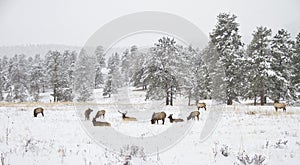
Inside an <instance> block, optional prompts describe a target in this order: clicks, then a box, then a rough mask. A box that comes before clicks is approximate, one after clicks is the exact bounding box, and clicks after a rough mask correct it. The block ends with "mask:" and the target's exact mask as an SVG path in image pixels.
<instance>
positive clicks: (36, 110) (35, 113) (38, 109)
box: [33, 107, 44, 117]
mask: <svg viewBox="0 0 300 165" xmlns="http://www.w3.org/2000/svg"><path fill="white" fill-rule="evenodd" d="M39 113H41V114H42V115H43V117H44V109H43V108H42V107H38V108H35V109H34V110H33V116H34V117H37V115H38V114H39Z"/></svg>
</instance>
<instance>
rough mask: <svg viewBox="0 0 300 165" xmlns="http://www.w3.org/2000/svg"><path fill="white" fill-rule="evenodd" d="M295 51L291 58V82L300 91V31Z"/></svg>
mask: <svg viewBox="0 0 300 165" xmlns="http://www.w3.org/2000/svg"><path fill="white" fill-rule="evenodd" d="M293 50H294V52H293V56H292V59H291V63H292V68H291V72H292V74H291V84H292V86H294V87H295V88H296V90H297V91H298V92H300V33H299V34H298V35H297V36H296V40H295V44H294V49H293Z"/></svg>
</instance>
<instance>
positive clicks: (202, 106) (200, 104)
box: [197, 103, 206, 110]
mask: <svg viewBox="0 0 300 165" xmlns="http://www.w3.org/2000/svg"><path fill="white" fill-rule="evenodd" d="M197 108H198V110H199V109H200V108H204V109H205V110H206V104H205V103H198V104H197Z"/></svg>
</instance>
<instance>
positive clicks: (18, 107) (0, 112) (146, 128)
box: [0, 89, 300, 165]
mask: <svg viewBox="0 0 300 165" xmlns="http://www.w3.org/2000/svg"><path fill="white" fill-rule="evenodd" d="M123 90H124V89H123ZM126 90H127V91H126V92H124V91H123V92H119V95H115V96H114V97H112V98H103V97H102V96H100V95H98V92H99V93H100V91H98V92H97V91H96V92H95V96H97V97H95V101H94V102H91V103H88V104H87V105H84V106H86V107H92V108H97V107H101V108H103V109H106V110H107V114H106V117H105V120H106V121H108V122H110V123H111V124H112V129H114V130H117V131H118V132H121V133H122V134H124V135H129V136H133V137H141V136H144V137H151V136H154V135H163V134H161V133H162V132H164V131H165V130H166V129H168V128H169V127H170V126H171V125H172V124H171V123H170V122H169V120H166V122H165V125H161V124H159V125H151V124H150V121H149V120H150V118H151V114H152V112H153V111H151V110H149V109H148V107H160V106H159V105H160V104H162V101H155V102H152V101H145V100H144V94H143V91H134V90H128V89H126ZM128 98H129V100H128ZM44 100H45V101H46V100H49V99H47V98H45V99H44ZM116 101H117V102H118V103H119V104H120V105H119V106H121V107H123V109H122V111H128V116H135V115H136V114H138V113H136V112H137V111H140V113H144V114H145V116H147V117H146V118H149V120H146V119H142V120H139V121H137V122H124V121H122V120H121V114H119V113H118V112H117V111H116V109H115V108H116V106H115V105H116ZM206 102H208V106H207V109H208V110H207V111H204V110H203V109H200V112H201V114H200V120H199V121H197V120H196V121H188V122H190V123H192V125H191V128H190V129H189V130H188V131H187V132H186V135H185V136H183V138H182V139H181V140H179V141H177V142H176V144H174V145H172V146H171V147H169V148H168V149H166V150H164V151H159V152H158V153H156V154H147V153H146V152H144V151H143V149H142V148H139V147H138V146H132V145H127V144H124V145H123V146H120V148H121V149H120V152H111V151H110V149H109V148H105V147H103V146H102V145H98V143H97V141H96V140H95V139H94V137H93V136H89V135H91V133H90V132H89V133H87V132H86V127H85V126H89V125H92V123H91V121H84V118H83V115H82V113H80V111H81V109H80V110H79V109H78V108H79V107H82V106H78V105H76V106H75V104H73V103H45V102H44V103H19V104H18V103H1V107H0V118H1V121H0V123H1V124H0V132H1V134H0V152H1V159H2V160H3V162H4V164H5V165H6V164H11V165H14V164H49V165H50V164H51V165H52V164H72V165H73V164H83V165H90V164H124V163H126V162H128V163H130V164H259V162H261V163H262V164H297V163H299V162H300V138H299V137H300V130H299V128H300V127H299V126H300V108H299V107H290V106H288V107H287V112H286V113H283V112H282V110H279V111H278V112H275V110H274V108H273V107H272V106H248V105H243V104H234V105H232V106H225V109H224V110H223V111H222V112H220V113H221V115H222V117H221V119H220V120H219V121H218V123H217V127H216V129H215V130H214V131H213V132H212V134H211V136H209V137H208V138H207V139H205V140H203V139H201V137H200V134H201V132H202V129H203V126H204V123H205V121H206V120H207V119H208V115H209V113H210V111H211V108H212V106H211V104H210V101H209V100H206ZM125 103H127V104H125ZM122 104H123V105H122ZM186 104H187V101H186V99H185V98H180V97H178V98H177V99H176V101H175V106H173V107H171V106H169V107H166V108H164V109H163V110H164V111H166V113H167V115H168V114H170V113H173V114H174V117H176V118H177V117H178V116H177V114H178V112H179V110H178V109H184V111H183V116H181V117H182V118H183V119H184V120H185V121H184V123H176V124H179V125H180V124H182V125H184V124H186V123H187V121H186V118H185V117H186V116H187V115H188V114H189V112H191V111H194V110H197V108H196V107H195V106H186ZM124 105H125V106H124ZM129 105H130V106H129ZM37 106H42V107H44V109H45V112H44V113H45V117H42V116H41V115H38V117H37V118H34V117H33V109H34V108H35V107H37ZM133 107H134V108H133ZM94 110H97V109H94ZM83 111H84V109H82V112H83ZM155 111H157V110H155ZM78 112H79V113H78ZM95 113H96V112H92V114H91V116H93V115H95ZM78 114H79V115H78ZM160 123H161V121H160ZM96 129H101V130H102V131H103V129H110V128H99V127H98V128H96ZM108 136H109V135H108Z"/></svg>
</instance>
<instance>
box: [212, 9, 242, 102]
mask: <svg viewBox="0 0 300 165" xmlns="http://www.w3.org/2000/svg"><path fill="white" fill-rule="evenodd" d="M236 18H237V17H236V16H235V15H230V14H228V13H221V14H219V15H218V16H217V24H216V26H215V28H214V29H213V31H212V33H210V35H209V37H210V42H211V43H212V44H213V45H214V47H215V50H216V52H217V54H216V55H218V56H219V61H220V64H221V65H222V66H223V68H224V72H225V76H224V77H222V79H223V80H224V82H225V85H226V88H225V89H226V97H227V98H226V99H227V104H228V105H231V104H232V100H233V99H237V96H238V95H239V93H240V91H239V90H240V89H241V81H242V80H241V77H240V76H241V75H240V72H241V71H240V70H239V69H240V63H241V61H240V60H241V59H242V56H243V51H242V50H243V49H242V48H243V45H244V44H243V43H242V41H241V36H240V35H239V34H238V32H239V31H238V30H239V28H238V27H239V24H238V23H237V22H236Z"/></svg>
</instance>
